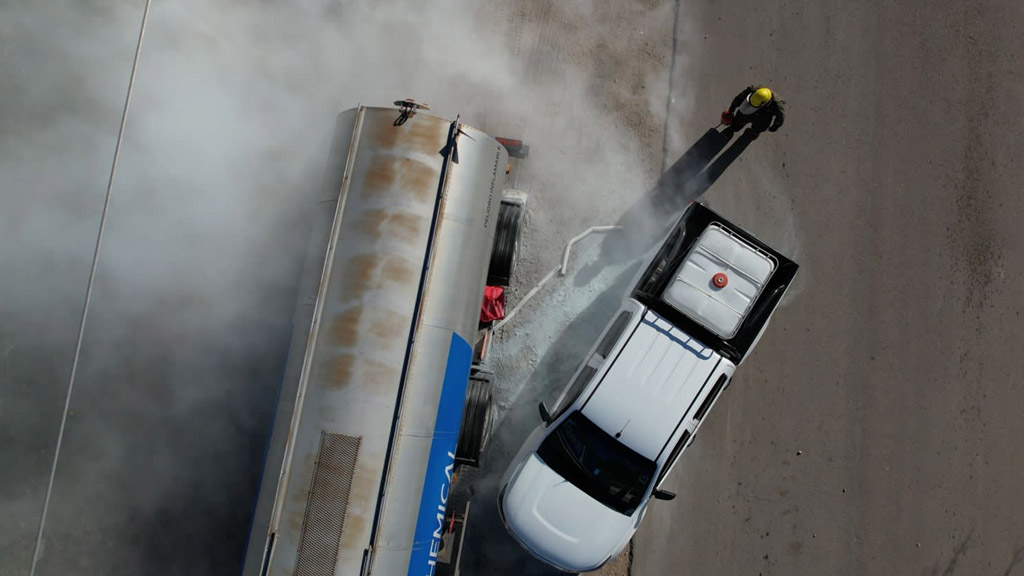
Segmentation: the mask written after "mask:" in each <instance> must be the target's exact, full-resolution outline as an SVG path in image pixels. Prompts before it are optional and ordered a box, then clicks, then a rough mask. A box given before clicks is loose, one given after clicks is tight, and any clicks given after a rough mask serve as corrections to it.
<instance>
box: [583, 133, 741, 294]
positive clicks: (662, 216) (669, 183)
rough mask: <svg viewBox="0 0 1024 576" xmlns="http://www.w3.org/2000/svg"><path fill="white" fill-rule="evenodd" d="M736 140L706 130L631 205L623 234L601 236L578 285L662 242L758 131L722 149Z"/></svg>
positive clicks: (621, 222) (621, 220)
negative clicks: (594, 256) (691, 205)
mask: <svg viewBox="0 0 1024 576" xmlns="http://www.w3.org/2000/svg"><path fill="white" fill-rule="evenodd" d="M735 134H737V131H735V130H732V129H729V128H726V129H725V130H721V131H719V130H718V129H717V128H709V129H708V131H707V132H705V133H704V135H703V136H701V137H700V139H699V140H697V141H696V142H695V143H694V144H693V146H690V149H689V150H687V151H686V152H685V153H684V154H683V155H682V156H680V157H679V159H678V160H676V161H675V163H673V164H672V166H670V167H669V168H668V170H666V171H665V172H664V173H663V174H662V175H661V177H659V178H658V181H657V182H655V184H654V187H653V188H652V189H651V191H650V193H649V194H647V195H645V196H644V197H642V198H640V199H639V200H637V201H636V202H634V203H633V205H632V206H630V208H629V209H628V210H626V212H625V213H624V214H623V215H622V216H621V217H620V218H619V220H618V221H617V222H616V225H617V226H621V227H622V230H621V231H619V232H618V233H615V234H609V235H608V236H605V238H604V239H603V241H602V242H601V251H600V255H599V256H598V258H597V259H596V260H594V261H593V262H591V263H590V264H588V265H586V266H584V267H583V269H581V270H580V271H579V272H578V273H577V274H576V278H575V282H576V285H577V286H580V285H584V284H586V283H588V282H589V281H590V280H592V279H593V278H594V277H596V276H597V274H599V273H600V272H601V270H602V269H604V267H605V266H607V265H609V264H615V263H620V262H624V261H627V260H631V259H634V258H639V257H640V256H642V255H643V254H644V253H645V252H647V250H649V249H650V248H651V247H652V246H653V245H654V244H655V243H656V242H657V241H658V240H660V239H661V238H662V236H664V235H665V234H666V233H667V231H668V228H669V227H670V226H671V225H672V224H674V223H675V221H676V220H677V219H678V218H679V215H680V213H681V212H682V211H683V210H684V209H685V208H686V206H687V205H688V204H689V203H690V202H693V201H695V200H697V199H698V198H700V197H701V196H702V195H703V194H704V193H705V192H706V191H707V190H708V188H710V187H711V185H712V184H714V183H715V182H716V181H717V180H718V179H719V178H720V177H721V176H722V174H724V173H725V170H726V169H727V168H728V167H729V165H730V164H732V163H733V161H735V160H736V159H737V158H739V156H740V154H742V153H743V151H744V150H746V149H747V146H750V143H751V142H753V141H754V140H755V139H756V138H757V137H758V135H759V134H760V131H758V130H756V129H754V128H753V127H751V128H747V129H746V130H745V131H742V132H739V138H737V139H736V140H735V141H733V143H732V145H731V146H729V147H728V148H726V145H727V144H729V142H730V141H731V140H732V139H733V136H734V135H735ZM723 150H725V151H724V152H723Z"/></svg>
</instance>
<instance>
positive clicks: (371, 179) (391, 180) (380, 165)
mask: <svg viewBox="0 0 1024 576" xmlns="http://www.w3.org/2000/svg"><path fill="white" fill-rule="evenodd" d="M440 177H441V173H440V163H439V164H438V166H431V165H430V164H425V163H423V162H421V161H419V160H417V159H415V158H407V157H402V156H392V155H389V154H374V155H373V156H372V157H371V158H370V165H369V167H368V168H367V170H366V177H365V180H364V181H363V183H362V186H358V188H357V189H358V190H359V191H360V193H361V194H362V196H363V197H367V198H372V197H374V196H377V195H379V194H380V193H382V192H384V191H388V190H395V189H397V190H400V191H402V192H404V193H405V194H408V195H410V196H412V197H413V198H415V199H416V200H417V201H419V202H423V203H428V202H430V201H431V200H433V198H434V196H435V195H436V194H437V187H438V184H439V182H440ZM356 184H357V185H358V182H357V183H356Z"/></svg>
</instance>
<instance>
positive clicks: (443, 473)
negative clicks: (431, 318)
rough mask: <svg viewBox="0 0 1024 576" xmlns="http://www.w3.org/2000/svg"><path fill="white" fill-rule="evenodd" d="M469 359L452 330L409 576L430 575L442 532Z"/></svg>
mask: <svg viewBox="0 0 1024 576" xmlns="http://www.w3.org/2000/svg"><path fill="white" fill-rule="evenodd" d="M472 362H473V349H472V348H471V347H470V345H469V343H468V342H466V341H465V340H464V339H463V338H462V337H461V336H459V335H458V334H455V333H454V332H453V333H452V340H451V344H449V346H448V363H447V366H446V368H445V371H444V383H443V384H442V387H441V399H440V401H439V402H438V405H437V418H436V419H435V421H434V438H433V440H432V441H431V443H430V459H429V461H428V462H427V472H426V474H425V477H424V480H423V494H422V495H421V496H420V509H419V512H418V513H417V514H416V531H415V532H414V533H413V540H412V553H411V555H410V556H409V572H408V575H409V576H432V575H433V574H434V567H435V566H436V564H437V553H438V550H439V549H440V547H441V535H442V534H444V513H445V510H446V509H447V507H448V497H449V496H450V495H451V487H452V473H453V472H454V470H455V446H456V444H457V443H458V441H459V426H460V425H461V423H462V411H463V407H464V405H465V403H466V386H467V385H468V383H469V369H470V366H471V364H472Z"/></svg>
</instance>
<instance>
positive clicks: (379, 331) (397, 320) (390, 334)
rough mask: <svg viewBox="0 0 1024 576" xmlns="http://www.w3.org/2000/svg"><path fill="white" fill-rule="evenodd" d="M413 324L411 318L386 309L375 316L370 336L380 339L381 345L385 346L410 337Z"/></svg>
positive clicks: (370, 328) (371, 324)
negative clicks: (404, 337) (410, 327)
mask: <svg viewBox="0 0 1024 576" xmlns="http://www.w3.org/2000/svg"><path fill="white" fill-rule="evenodd" d="M411 322H412V318H411V317H410V316H408V315H405V314H400V313H398V312H396V311H394V310H390V309H387V308H384V309H381V310H378V311H377V312H376V313H375V314H374V318H373V321H372V322H371V323H370V327H369V331H368V334H369V335H370V336H372V337H373V338H374V339H379V340H380V341H381V342H380V344H379V345H384V344H386V343H388V342H391V341H393V340H397V339H398V338H400V337H403V336H406V335H408V334H409V324H410V323H411Z"/></svg>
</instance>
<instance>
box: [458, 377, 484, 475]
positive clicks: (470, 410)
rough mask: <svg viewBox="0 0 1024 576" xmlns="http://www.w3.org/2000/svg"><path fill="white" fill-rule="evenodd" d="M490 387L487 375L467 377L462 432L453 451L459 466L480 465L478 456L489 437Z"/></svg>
mask: <svg viewBox="0 0 1024 576" xmlns="http://www.w3.org/2000/svg"><path fill="white" fill-rule="evenodd" d="M491 386H492V385H491V375H490V374H489V373H486V372H477V373H476V374H472V375H470V377H469V385H468V386H467V387H466V406H465V408H463V412H462V430H461V431H460V432H459V443H458V445H457V447H456V449H455V461H456V462H458V463H459V464H463V465H466V466H473V467H477V466H479V465H480V454H481V453H482V452H483V450H484V447H485V446H486V445H487V440H488V439H489V438H490V435H491Z"/></svg>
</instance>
